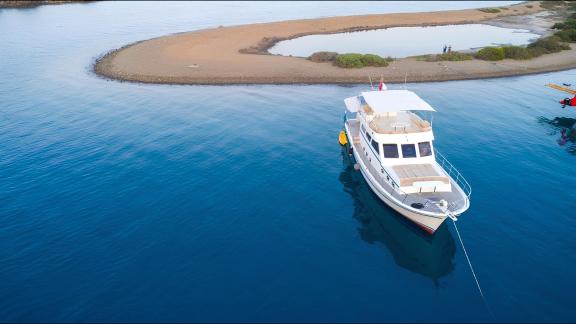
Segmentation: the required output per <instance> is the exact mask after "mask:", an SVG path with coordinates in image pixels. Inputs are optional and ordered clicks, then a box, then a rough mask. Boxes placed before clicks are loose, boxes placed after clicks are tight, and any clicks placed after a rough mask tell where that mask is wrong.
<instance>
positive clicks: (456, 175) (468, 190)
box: [434, 148, 472, 212]
mask: <svg viewBox="0 0 576 324" xmlns="http://www.w3.org/2000/svg"><path fill="white" fill-rule="evenodd" d="M434 155H435V156H436V162H437V163H438V164H439V165H440V166H441V167H442V169H444V171H445V172H446V173H448V175H449V176H450V178H452V179H454V181H456V183H457V184H458V186H459V187H460V188H461V189H462V191H463V192H464V195H466V197H465V198H463V199H460V200H457V201H452V202H450V204H449V206H448V209H449V210H450V211H452V212H454V211H456V210H458V209H460V208H462V207H465V206H466V207H467V205H468V204H469V203H470V196H471V195H472V187H471V186H470V184H469V183H468V181H466V179H465V178H464V176H463V175H462V173H460V171H458V169H456V167H455V166H454V165H452V163H450V161H448V159H447V158H446V157H445V156H444V155H442V154H441V153H440V152H439V151H438V150H437V149H436V148H434Z"/></svg>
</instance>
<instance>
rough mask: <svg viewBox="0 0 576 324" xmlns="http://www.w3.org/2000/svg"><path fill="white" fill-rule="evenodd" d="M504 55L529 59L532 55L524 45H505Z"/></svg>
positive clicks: (516, 58)
mask: <svg viewBox="0 0 576 324" xmlns="http://www.w3.org/2000/svg"><path fill="white" fill-rule="evenodd" d="M502 49H503V50H504V57H505V58H509V59H514V60H528V59H531V58H532V55H531V53H530V51H529V50H528V49H526V48H525V47H522V46H503V47H502Z"/></svg>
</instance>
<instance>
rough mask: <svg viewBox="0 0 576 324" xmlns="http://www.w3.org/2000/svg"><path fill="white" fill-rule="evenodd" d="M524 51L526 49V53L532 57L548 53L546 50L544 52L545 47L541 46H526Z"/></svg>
mask: <svg viewBox="0 0 576 324" xmlns="http://www.w3.org/2000/svg"><path fill="white" fill-rule="evenodd" d="M526 51H528V54H529V55H530V57H532V58H534V57H538V56H542V55H544V54H547V53H548V52H546V50H545V49H543V48H541V47H528V48H526Z"/></svg>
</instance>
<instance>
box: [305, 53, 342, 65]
mask: <svg viewBox="0 0 576 324" xmlns="http://www.w3.org/2000/svg"><path fill="white" fill-rule="evenodd" d="M336 56H338V53H336V52H316V53H314V54H312V55H310V56H308V60H310V61H312V62H316V63H320V62H333V61H334V60H335V59H336Z"/></svg>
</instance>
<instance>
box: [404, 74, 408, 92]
mask: <svg viewBox="0 0 576 324" xmlns="http://www.w3.org/2000/svg"><path fill="white" fill-rule="evenodd" d="M407 78H408V72H404V90H406V79H407Z"/></svg>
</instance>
